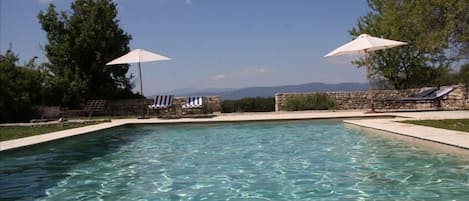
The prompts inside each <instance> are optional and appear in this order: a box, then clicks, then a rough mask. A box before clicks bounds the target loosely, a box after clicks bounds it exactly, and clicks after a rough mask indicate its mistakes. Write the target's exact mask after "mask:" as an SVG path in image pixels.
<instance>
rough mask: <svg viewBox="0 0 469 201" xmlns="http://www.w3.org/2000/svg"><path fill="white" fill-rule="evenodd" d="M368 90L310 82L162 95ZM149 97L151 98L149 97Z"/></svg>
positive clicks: (359, 86)
mask: <svg viewBox="0 0 469 201" xmlns="http://www.w3.org/2000/svg"><path fill="white" fill-rule="evenodd" d="M367 89H368V84H367V83H357V82H350V83H339V84H325V83H319V82H312V83H306V84H299V85H285V86H273V87H247V88H243V89H214V88H212V89H192V88H186V89H177V90H173V91H170V92H167V93H164V94H174V95H177V96H215V95H216V96H220V97H221V98H222V99H223V100H237V99H241V98H246V97H259V96H260V97H269V96H274V95H275V94H276V93H291V92H324V91H365V90H367ZM150 97H151V96H150Z"/></svg>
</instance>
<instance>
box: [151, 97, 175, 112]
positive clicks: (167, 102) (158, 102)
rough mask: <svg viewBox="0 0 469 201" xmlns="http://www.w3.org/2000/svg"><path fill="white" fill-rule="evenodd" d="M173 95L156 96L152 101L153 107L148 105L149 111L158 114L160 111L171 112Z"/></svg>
mask: <svg viewBox="0 0 469 201" xmlns="http://www.w3.org/2000/svg"><path fill="white" fill-rule="evenodd" d="M173 99H174V95H157V96H155V100H154V101H153V105H149V106H148V109H149V110H155V111H157V112H158V113H159V112H160V111H161V110H171V109H172V107H173Z"/></svg>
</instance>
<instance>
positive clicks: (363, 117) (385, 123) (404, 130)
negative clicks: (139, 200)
mask: <svg viewBox="0 0 469 201" xmlns="http://www.w3.org/2000/svg"><path fill="white" fill-rule="evenodd" d="M463 118H469V111H431V112H397V113H367V112H366V111H302V112H267V113H236V114H218V115H217V116H215V117H212V118H180V119H158V118H150V119H115V120H112V121H111V122H108V123H101V124H97V125H90V126H85V127H80V128H74V129H69V130H63V131H58V132H53V133H48V134H43V135H37V136H31V137H26V138H21V139H15V140H9V141H3V142H0V151H5V150H10V149H15V148H20V147H24V146H30V145H34V144H39V143H43V142H48V141H52V140H57V139H62V138H66V137H71V136H75V135H82V134H87V133H91V132H94V131H98V130H103V129H108V128H112V127H117V126H122V125H126V124H175V123H179V124H185V123H208V122H212V123H216V122H241V121H272V120H307V119H344V122H345V123H346V124H351V125H357V126H360V127H364V128H371V129H375V130H379V131H385V132H387V133H389V134H390V135H393V134H399V135H404V136H409V137H413V138H417V139H422V140H427V141H431V142H437V143H442V144H446V145H450V146H454V147H458V148H462V149H466V150H468V151H469V133H467V132H461V131H452V130H445V129H439V128H431V127H425V126H418V125H412V124H404V123H399V122H397V121H400V120H404V119H405V120H424V119H463Z"/></svg>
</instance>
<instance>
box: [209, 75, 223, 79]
mask: <svg viewBox="0 0 469 201" xmlns="http://www.w3.org/2000/svg"><path fill="white" fill-rule="evenodd" d="M224 78H226V75H225V74H218V75H213V76H211V77H210V79H212V80H221V79H224Z"/></svg>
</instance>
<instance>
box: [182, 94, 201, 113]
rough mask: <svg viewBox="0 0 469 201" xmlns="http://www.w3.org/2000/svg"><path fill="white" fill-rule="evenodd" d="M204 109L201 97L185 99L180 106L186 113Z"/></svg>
mask: <svg viewBox="0 0 469 201" xmlns="http://www.w3.org/2000/svg"><path fill="white" fill-rule="evenodd" d="M204 107H205V105H204V99H203V97H202V96H192V97H187V98H186V102H185V103H184V105H182V110H183V111H185V112H188V111H190V110H193V109H203V108H204Z"/></svg>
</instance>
